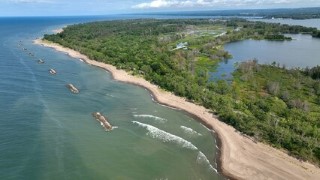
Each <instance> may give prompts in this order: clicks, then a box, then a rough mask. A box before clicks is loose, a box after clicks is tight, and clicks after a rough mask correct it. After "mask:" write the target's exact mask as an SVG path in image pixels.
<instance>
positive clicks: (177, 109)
mask: <svg viewBox="0 0 320 180" xmlns="http://www.w3.org/2000/svg"><path fill="white" fill-rule="evenodd" d="M158 104H160V103H158ZM160 106H163V107H166V108H169V109H174V110H180V109H178V108H175V107H171V106H167V105H164V104H160Z"/></svg>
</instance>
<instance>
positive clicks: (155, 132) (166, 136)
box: [132, 121, 198, 150]
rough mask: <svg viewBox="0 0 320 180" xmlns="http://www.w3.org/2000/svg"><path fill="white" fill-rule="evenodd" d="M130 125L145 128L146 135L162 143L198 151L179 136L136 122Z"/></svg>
mask: <svg viewBox="0 0 320 180" xmlns="http://www.w3.org/2000/svg"><path fill="white" fill-rule="evenodd" d="M132 123H134V124H137V125H139V126H140V127H144V128H146V129H147V130H148V133H147V135H149V136H151V137H152V138H156V139H160V140H161V141H163V142H172V143H176V144H178V145H180V146H182V147H183V148H188V149H191V150H198V148H197V147H196V146H195V145H193V144H192V143H191V142H189V141H187V140H185V139H183V138H181V137H179V136H176V135H173V134H170V133H168V132H166V131H163V130H161V129H158V128H156V127H154V126H151V125H149V124H144V123H141V122H138V121H132Z"/></svg>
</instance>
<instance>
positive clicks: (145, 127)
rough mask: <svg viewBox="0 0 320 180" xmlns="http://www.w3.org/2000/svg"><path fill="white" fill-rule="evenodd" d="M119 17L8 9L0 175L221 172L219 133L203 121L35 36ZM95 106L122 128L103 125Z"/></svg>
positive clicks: (0, 91)
mask: <svg viewBox="0 0 320 180" xmlns="http://www.w3.org/2000/svg"><path fill="white" fill-rule="evenodd" d="M118 18H130V17H87V18H81V17H79V18H75V17H74V18H0V179H223V177H222V176H221V175H220V174H219V173H217V172H216V169H217V164H216V161H217V151H218V149H217V148H216V141H215V137H214V134H213V133H212V131H210V130H208V129H207V128H205V127H204V126H203V125H201V124H200V123H199V122H198V121H196V120H194V119H192V118H191V117H189V116H188V115H186V114H185V113H183V112H181V111H178V110H174V109H170V108H168V107H164V106H161V105H159V104H157V103H155V102H154V101H153V100H152V97H151V96H150V94H149V92H148V91H146V90H145V89H143V88H141V87H137V86H134V85H130V84H125V83H120V82H117V81H114V80H112V78H111V76H110V74H109V73H108V72H106V71H104V70H102V69H99V68H96V67H93V66H90V65H87V64H85V63H83V62H81V61H79V60H77V59H74V58H71V57H69V56H67V55H66V54H63V53H59V52H56V51H55V50H53V49H50V48H45V47H41V46H37V45H34V44H33V43H32V40H34V39H35V38H37V37H41V36H42V35H43V34H45V33H52V30H53V29H56V28H59V27H63V26H65V25H67V24H73V23H79V22H86V21H93V20H103V19H108V20H110V19H118ZM19 44H21V45H20V46H19ZM23 48H26V49H27V50H23ZM29 53H32V54H34V56H30V55H29ZM39 58H41V59H44V60H45V63H44V64H38V63H37V60H38V59H39ZM50 68H54V69H56V71H57V75H55V76H52V75H50V74H49V72H48V70H49V69H50ZM67 83H73V84H74V85H75V86H77V87H78V88H79V90H80V94H78V95H74V94H71V93H70V92H69V90H68V89H67V88H66V87H65V85H66V84H67ZM94 111H100V112H102V113H104V114H105V115H107V117H108V119H109V121H110V123H111V124H113V125H114V126H116V127H117V128H115V129H114V130H113V131H111V132H105V131H104V130H103V128H102V127H101V126H100V124H99V123H98V122H97V121H96V120H94V119H93V118H92V116H91V113H92V112H94Z"/></svg>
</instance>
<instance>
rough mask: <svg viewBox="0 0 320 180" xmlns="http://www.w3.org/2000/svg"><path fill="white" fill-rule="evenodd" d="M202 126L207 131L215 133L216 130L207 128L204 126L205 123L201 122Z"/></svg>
mask: <svg viewBox="0 0 320 180" xmlns="http://www.w3.org/2000/svg"><path fill="white" fill-rule="evenodd" d="M201 125H202V126H203V127H204V128H206V129H207V130H208V131H211V132H213V133H215V132H216V131H214V130H213V129H209V128H208V127H207V126H205V125H203V124H201Z"/></svg>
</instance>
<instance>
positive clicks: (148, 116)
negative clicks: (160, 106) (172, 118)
mask: <svg viewBox="0 0 320 180" xmlns="http://www.w3.org/2000/svg"><path fill="white" fill-rule="evenodd" d="M133 116H134V117H141V118H150V119H154V120H156V121H158V122H161V123H164V122H167V119H164V118H161V117H158V116H154V115H150V114H135V115H133Z"/></svg>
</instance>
